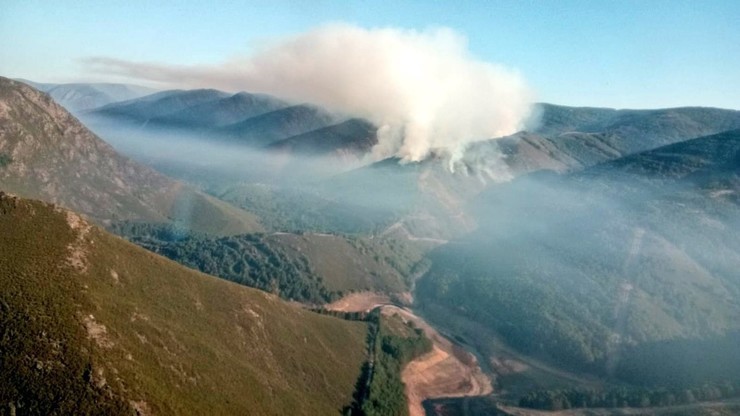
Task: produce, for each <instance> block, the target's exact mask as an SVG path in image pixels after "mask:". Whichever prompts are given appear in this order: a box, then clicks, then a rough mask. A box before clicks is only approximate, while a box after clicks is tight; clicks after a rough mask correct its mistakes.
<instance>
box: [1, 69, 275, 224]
mask: <svg viewBox="0 0 740 416" xmlns="http://www.w3.org/2000/svg"><path fill="white" fill-rule="evenodd" d="M0 161H1V162H0V187H2V188H3V189H4V190H6V191H10V192H14V193H17V194H19V195H22V196H26V197H33V198H40V199H44V200H47V201H50V202H54V203H58V204H60V205H63V206H65V207H67V208H70V209H74V210H76V211H79V212H80V213H82V214H84V215H87V216H89V217H91V218H94V219H95V220H97V221H99V222H103V223H105V222H109V221H112V220H124V219H130V220H147V221H160V222H168V221H169V222H176V223H179V224H181V225H182V226H183V227H189V228H192V229H194V230H196V231H202V232H212V233H217V234H233V233H244V232H249V231H257V230H260V229H261V226H260V225H259V223H258V221H257V220H256V218H255V217H254V216H253V215H251V214H249V213H248V212H246V211H243V210H240V209H237V208H234V207H233V206H231V205H229V204H226V203H224V202H222V201H219V200H217V199H215V198H213V197H210V196H208V195H205V194H203V193H200V192H198V191H196V190H195V189H193V188H190V187H188V186H185V185H183V184H182V183H179V182H176V181H174V180H172V179H169V178H167V177H165V176H163V175H161V174H159V173H157V172H156V171H154V170H152V169H150V168H147V167H144V166H142V165H139V164H137V163H135V162H133V161H132V160H130V159H128V158H125V157H122V156H120V155H118V154H117V153H116V151H115V150H114V149H113V148H112V147H111V146H110V145H108V144H107V143H105V142H103V141H102V140H100V139H99V138H98V137H97V136H95V135H94V134H93V133H92V132H90V131H89V130H88V129H87V128H86V127H85V126H83V125H82V124H81V123H80V122H79V121H78V120H77V119H76V118H75V117H73V116H72V115H71V114H69V113H68V112H67V111H66V110H65V109H63V108H62V107H61V106H59V105H58V104H56V103H55V102H54V101H53V100H52V98H51V97H50V96H49V95H47V94H44V93H41V92H39V91H37V90H34V89H33V88H31V87H29V86H27V85H25V84H22V83H20V82H16V81H12V80H9V79H6V78H0Z"/></svg>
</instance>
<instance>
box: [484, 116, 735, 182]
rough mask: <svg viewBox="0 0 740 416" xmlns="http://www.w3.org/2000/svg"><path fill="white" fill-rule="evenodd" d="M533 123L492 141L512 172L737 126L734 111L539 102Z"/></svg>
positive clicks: (562, 165)
mask: <svg viewBox="0 0 740 416" xmlns="http://www.w3.org/2000/svg"><path fill="white" fill-rule="evenodd" d="M539 107H540V111H541V120H540V123H539V125H538V126H537V127H536V128H534V129H531V130H530V131H528V132H523V133H519V134H516V135H514V136H512V137H509V138H505V139H503V140H500V141H497V144H498V146H499V147H500V149H501V150H502V151H503V153H504V154H505V155H506V156H507V162H508V164H509V165H510V166H511V168H512V170H513V171H514V172H517V173H518V174H522V173H527V172H531V171H536V170H541V169H548V170H554V171H557V172H563V171H572V170H578V169H583V168H586V167H589V166H593V165H596V164H598V163H602V162H606V161H609V160H613V159H617V158H619V157H623V156H627V155H630V154H634V153H638V152H642V151H645V150H650V149H654V148H657V147H660V146H665V145H668V144H671V143H676V142H680V141H684V140H688V139H693V138H696V137H701V136H707V135H711V134H715V133H719V132H723V131H726V130H732V129H737V128H740V111H734V110H723V109H718V108H704V107H682V108H668V109H658V110H614V109H609V108H588V107H565V106H558V105H553V104H541V105H540V106H539ZM483 145H485V144H483Z"/></svg>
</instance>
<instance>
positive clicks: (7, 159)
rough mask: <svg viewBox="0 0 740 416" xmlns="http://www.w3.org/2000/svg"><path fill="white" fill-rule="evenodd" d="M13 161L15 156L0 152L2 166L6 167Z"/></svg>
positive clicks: (0, 164) (0, 165)
mask: <svg viewBox="0 0 740 416" xmlns="http://www.w3.org/2000/svg"><path fill="white" fill-rule="evenodd" d="M11 163H13V158H12V157H10V155H7V154H5V153H0V168H4V167H6V166H8V165H9V164H11Z"/></svg>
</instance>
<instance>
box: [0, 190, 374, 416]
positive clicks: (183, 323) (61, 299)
mask: <svg viewBox="0 0 740 416" xmlns="http://www.w3.org/2000/svg"><path fill="white" fill-rule="evenodd" d="M0 230H1V232H0V252H2V253H3V255H2V256H0V311H2V313H0V321H1V322H0V351H2V354H0V403H3V412H5V409H6V408H7V409H9V410H8V411H10V412H11V413H12V412H13V411H16V412H17V414H44V415H46V414H131V413H133V412H132V408H135V409H137V410H138V412H139V414H194V415H203V414H249V415H286V414H291V415H301V414H303V415H331V414H339V413H340V411H341V409H342V408H343V407H345V406H347V405H349V404H350V403H351V401H352V393H353V389H354V385H355V382H356V380H357V379H358V377H359V375H360V369H361V366H362V364H363V362H364V360H365V359H366V346H365V340H366V335H367V326H366V325H365V324H364V323H360V322H349V321H343V320H339V319H336V318H332V317H328V316H321V315H318V314H314V313H311V312H308V311H306V310H303V309H300V308H297V307H294V306H291V305H288V304H286V303H284V302H282V301H280V300H279V299H278V298H277V297H275V296H272V295H269V294H266V293H263V292H260V291H256V290H253V289H249V288H245V287H241V286H239V285H235V284H233V283H230V282H226V281H223V280H220V279H216V278H213V277H210V276H207V275H204V274H201V273H198V272H195V271H192V270H189V269H187V268H185V267H182V266H180V265H177V264H176V263H174V262H172V261H170V260H167V259H164V258H162V257H159V256H157V255H155V254H152V253H150V252H148V251H145V250H144V249H141V248H138V247H136V246H134V245H132V244H130V243H127V242H126V241H124V240H122V239H119V238H117V237H114V236H112V235H110V234H107V233H106V232H104V231H102V230H100V229H99V228H97V227H95V226H91V225H89V224H88V223H86V222H85V221H84V220H81V219H80V218H79V217H78V216H77V215H75V214H72V213H70V212H67V211H64V210H62V209H59V208H55V207H54V206H52V205H47V204H44V203H41V202H36V201H30V200H25V199H19V198H16V197H10V196H7V195H4V194H0Z"/></svg>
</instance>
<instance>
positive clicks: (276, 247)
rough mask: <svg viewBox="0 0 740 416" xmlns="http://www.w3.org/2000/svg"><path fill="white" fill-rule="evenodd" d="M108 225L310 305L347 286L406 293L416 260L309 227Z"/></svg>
mask: <svg viewBox="0 0 740 416" xmlns="http://www.w3.org/2000/svg"><path fill="white" fill-rule="evenodd" d="M112 229H113V230H114V232H116V233H117V234H119V235H122V236H124V237H125V238H127V239H129V240H130V241H131V242H133V243H135V244H138V245H140V246H142V247H144V248H146V249H148V250H150V251H153V252H155V253H157V254H161V255H163V256H165V257H168V258H170V259H172V260H175V261H177V262H179V263H181V264H183V265H186V266H188V267H192V268H194V269H197V270H200V271H202V272H204V273H208V274H211V275H214V276H219V277H222V278H224V279H227V280H230V281H233V282H237V283H240V284H243V285H246V286H250V287H255V288H259V289H262V290H265V291H267V292H270V293H274V294H276V295H279V296H280V297H282V298H284V299H288V300H295V301H299V302H306V303H312V304H323V303H328V302H331V301H334V300H336V299H338V298H339V297H341V296H342V295H344V294H346V293H348V292H353V291H364V290H373V291H382V292H385V293H400V292H404V291H407V290H408V288H409V286H410V284H411V281H410V280H409V279H410V276H412V275H413V274H414V266H415V265H416V264H417V263H419V261H421V259H422V250H421V249H420V248H417V247H415V246H414V245H411V244H405V243H403V242H400V241H393V240H384V239H366V238H358V237H345V236H340V235H330V234H311V233H301V234H289V233H273V234H246V235H237V236H230V237H212V236H208V235H199V234H192V233H187V232H182V231H181V230H178V229H177V228H172V227H166V226H161V225H156V224H143V223H117V224H115V225H114V226H113V227H112Z"/></svg>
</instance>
